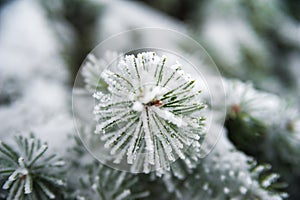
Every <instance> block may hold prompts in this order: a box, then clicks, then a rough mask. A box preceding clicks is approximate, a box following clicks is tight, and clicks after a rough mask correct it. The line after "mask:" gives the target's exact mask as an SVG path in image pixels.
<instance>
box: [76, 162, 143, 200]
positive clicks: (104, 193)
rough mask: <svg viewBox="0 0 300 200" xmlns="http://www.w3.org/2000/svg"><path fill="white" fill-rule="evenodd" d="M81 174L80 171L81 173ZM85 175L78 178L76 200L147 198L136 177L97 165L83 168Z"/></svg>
mask: <svg viewBox="0 0 300 200" xmlns="http://www.w3.org/2000/svg"><path fill="white" fill-rule="evenodd" d="M81 172H82V171H81ZM85 172H86V174H85V175H83V176H82V177H81V178H80V183H81V185H80V190H79V191H77V192H76V193H78V194H75V197H76V199H77V200H94V199H99V200H129V199H131V200H133V199H143V198H144V197H147V196H149V192H148V191H147V190H146V188H143V187H141V186H145V184H142V185H141V184H140V183H139V178H138V176H136V175H134V174H129V173H126V172H121V171H118V170H115V169H112V168H109V167H106V166H104V165H102V164H99V163H94V164H91V165H88V166H86V167H85Z"/></svg>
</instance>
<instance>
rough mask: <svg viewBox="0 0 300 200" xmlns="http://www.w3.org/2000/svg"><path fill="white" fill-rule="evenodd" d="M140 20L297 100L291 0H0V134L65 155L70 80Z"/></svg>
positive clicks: (298, 35) (297, 37) (298, 5)
mask: <svg viewBox="0 0 300 200" xmlns="http://www.w3.org/2000/svg"><path fill="white" fill-rule="evenodd" d="M141 27H161V28H169V29H172V30H176V31H179V32H182V33H185V34H189V35H190V36H192V37H193V38H194V39H195V40H196V41H198V42H199V43H200V44H201V45H203V46H204V47H205V49H206V50H207V51H208V53H209V54H210V56H211V57H212V59H213V60H214V61H215V63H216V64H217V66H218V68H219V70H220V71H221V73H222V75H223V76H224V77H227V78H237V79H240V80H243V81H251V82H253V83H254V86H255V87H256V88H259V89H262V90H265V91H268V92H272V93H275V94H277V95H279V96H280V97H282V98H284V99H285V100H286V101H288V102H289V103H290V104H292V105H295V107H299V105H300V100H299V97H300V93H299V91H300V2H299V1H295V0H286V1H283V0H282V1H280V0H253V1H246V0H231V1H229V0H211V1H194V0H186V1H183V0H182V1H181V0H164V1H159V0H143V1H104V0H103V1H101V0H87V1H81V0H51V1H47V0H0V122H1V125H0V139H1V140H5V141H9V140H11V139H12V138H13V137H12V135H14V134H15V133H18V132H21V133H27V132H28V131H32V132H35V133H38V134H39V135H38V136H40V137H41V138H43V139H44V140H45V141H48V143H49V145H50V146H52V149H53V150H55V151H61V152H62V154H64V151H65V149H66V148H67V147H68V146H71V142H69V141H70V140H69V136H68V135H71V134H73V133H74V132H75V130H74V127H73V119H72V106H71V95H72V94H71V93H72V86H73V82H74V78H75V76H76V73H77V71H78V69H79V67H80V65H81V63H82V62H83V60H84V58H85V57H86V55H87V53H88V52H90V51H91V50H92V49H93V48H94V47H95V46H96V45H97V44H98V43H100V42H101V41H103V40H104V39H106V38H108V37H110V36H112V35H114V34H117V33H120V32H122V31H126V30H129V29H133V28H141ZM126 42H128V43H130V42H136V36H132V38H128V41H126ZM182 48H188V45H186V46H184V45H183V47H182ZM193 56H194V59H200V58H197V55H193ZM298 147H299V146H298ZM299 148H300V147H299ZM270 151H272V149H270ZM297 187H298V188H299V187H300V186H299V185H298V186H297ZM298 192H299V191H298ZM298 195H299V194H298ZM294 199H298V198H297V197H296V195H295V196H294Z"/></svg>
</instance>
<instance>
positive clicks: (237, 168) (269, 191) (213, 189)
mask: <svg viewBox="0 0 300 200" xmlns="http://www.w3.org/2000/svg"><path fill="white" fill-rule="evenodd" d="M269 169H270V166H269V165H257V164H256V162H255V161H254V160H253V159H252V158H250V157H248V156H246V155H245V154H243V153H241V152H238V151H236V150H235V149H234V147H233V146H232V145H231V144H230V143H229V142H228V141H227V138H225V137H224V138H221V141H220V142H219V143H218V144H217V147H216V149H214V151H213V152H212V153H211V154H210V155H208V157H206V158H205V159H203V160H201V162H200V163H199V165H198V167H197V168H196V170H194V171H193V173H191V174H190V175H189V176H187V177H186V178H185V180H183V181H182V180H178V179H177V178H176V177H174V176H172V174H167V175H166V176H165V177H164V182H165V185H166V187H167V189H168V191H169V192H171V193H174V197H176V198H177V199H190V200H193V199H195V200H196V199H203V200H210V199H214V200H223V199H237V200H238V199H244V200H253V199H268V200H280V199H284V198H285V197H287V194H286V193H284V192H280V191H279V190H276V189H275V188H276V187H278V186H279V185H280V184H279V183H278V182H277V179H278V178H279V176H278V175H277V174H273V173H269V172H268V170H269ZM283 186H285V185H283Z"/></svg>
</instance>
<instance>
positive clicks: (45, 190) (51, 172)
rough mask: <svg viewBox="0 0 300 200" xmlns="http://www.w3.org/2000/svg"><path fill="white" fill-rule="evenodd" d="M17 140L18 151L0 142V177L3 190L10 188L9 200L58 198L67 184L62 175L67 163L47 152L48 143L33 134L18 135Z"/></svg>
mask: <svg viewBox="0 0 300 200" xmlns="http://www.w3.org/2000/svg"><path fill="white" fill-rule="evenodd" d="M16 142H17V144H18V147H19V151H16V148H13V147H12V146H10V145H8V144H6V143H3V142H0V161H1V162H0V179H1V180H2V179H3V180H4V184H3V185H2V189H3V190H7V191H8V192H7V196H6V199H7V200H10V199H27V198H28V199H33V200H40V199H55V198H56V193H60V192H61V191H62V189H63V186H64V184H65V183H64V181H63V180H62V179H61V178H60V177H61V175H62V174H63V172H64V170H63V166H64V165H65V162H64V161H62V160H60V159H57V158H56V157H55V155H50V156H48V155H45V153H46V151H47V149H48V146H47V144H42V143H41V141H40V140H38V139H36V138H35V137H34V136H33V135H32V136H31V137H30V138H24V137H22V136H17V137H16ZM3 192H4V191H3Z"/></svg>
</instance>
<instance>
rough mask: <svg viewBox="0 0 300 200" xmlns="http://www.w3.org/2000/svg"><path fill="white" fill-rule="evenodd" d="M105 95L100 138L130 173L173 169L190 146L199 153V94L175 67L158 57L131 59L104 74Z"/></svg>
mask: <svg viewBox="0 0 300 200" xmlns="http://www.w3.org/2000/svg"><path fill="white" fill-rule="evenodd" d="M99 78H100V79H102V80H103V81H104V82H105V83H106V84H107V90H106V91H99V90H98V91H96V92H95V93H94V95H93V96H94V98H95V99H96V100H97V103H96V105H95V107H94V114H95V116H96V119H97V127H96V131H95V133H96V134H99V135H100V138H101V140H103V141H104V142H105V147H106V148H108V149H110V152H111V154H112V155H115V156H116V159H115V160H114V162H115V163H120V162H121V160H122V159H121V158H124V157H126V158H125V160H127V163H128V164H131V165H132V166H131V170H132V171H137V170H142V171H143V172H145V173H148V172H150V170H151V169H153V170H162V169H168V168H169V164H170V162H173V161H175V160H176V157H182V158H184V157H183V155H184V154H183V152H184V151H185V150H186V149H187V148H188V147H190V146H198V147H199V148H200V138H201V139H203V138H202V135H203V133H202V121H203V118H202V117H201V112H200V110H201V109H202V108H203V107H204V105H203V104H202V103H201V98H200V96H199V95H200V90H199V88H197V87H196V84H195V80H193V79H192V78H191V76H190V75H189V74H186V73H185V72H184V71H183V70H182V66H181V65H180V64H179V63H176V64H174V65H172V66H168V65H167V58H166V57H165V56H162V57H159V56H158V55H156V53H154V52H144V53H140V54H138V55H137V57H135V56H134V55H127V56H125V57H124V58H123V59H121V60H120V61H119V63H118V64H116V65H111V66H110V67H109V68H107V69H105V70H104V71H103V72H102V73H101V77H99Z"/></svg>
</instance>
